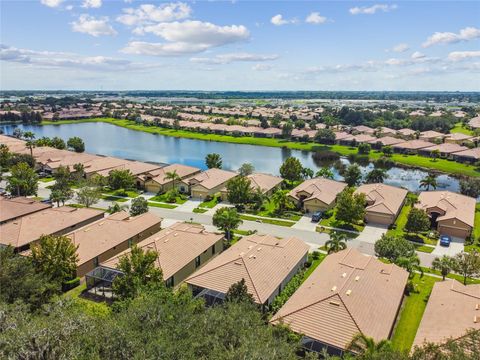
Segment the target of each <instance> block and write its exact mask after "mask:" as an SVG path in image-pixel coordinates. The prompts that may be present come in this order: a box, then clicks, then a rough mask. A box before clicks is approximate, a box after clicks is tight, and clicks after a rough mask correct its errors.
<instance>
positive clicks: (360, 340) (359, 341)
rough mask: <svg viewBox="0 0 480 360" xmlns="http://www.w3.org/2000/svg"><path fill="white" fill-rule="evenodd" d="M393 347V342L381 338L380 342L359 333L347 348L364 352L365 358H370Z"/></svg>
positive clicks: (357, 352) (360, 352)
mask: <svg viewBox="0 0 480 360" xmlns="http://www.w3.org/2000/svg"><path fill="white" fill-rule="evenodd" d="M391 347H392V343H391V342H390V341H388V340H380V341H379V342H376V341H375V340H374V339H373V338H371V337H369V336H366V335H364V334H357V335H355V336H354V337H353V339H352V341H351V342H350V344H349V345H348V346H347V350H349V351H352V352H354V353H356V354H362V355H364V357H365V358H368V357H370V356H372V355H374V354H377V353H378V352H380V351H382V350H388V349H390V348H391Z"/></svg>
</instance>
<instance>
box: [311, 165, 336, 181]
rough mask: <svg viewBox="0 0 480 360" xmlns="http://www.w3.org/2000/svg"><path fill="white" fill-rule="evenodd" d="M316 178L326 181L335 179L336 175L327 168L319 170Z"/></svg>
mask: <svg viewBox="0 0 480 360" xmlns="http://www.w3.org/2000/svg"><path fill="white" fill-rule="evenodd" d="M315 176H316V177H322V178H325V179H333V177H334V174H333V171H332V170H330V168H328V167H326V166H325V167H322V168H321V169H320V170H318V171H317V173H316V174H315Z"/></svg>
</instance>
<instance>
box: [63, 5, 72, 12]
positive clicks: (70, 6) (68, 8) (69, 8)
mask: <svg viewBox="0 0 480 360" xmlns="http://www.w3.org/2000/svg"><path fill="white" fill-rule="evenodd" d="M65 9H66V10H68V11H70V10H73V5H67V6H65Z"/></svg>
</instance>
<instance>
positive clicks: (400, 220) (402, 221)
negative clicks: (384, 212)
mask: <svg viewBox="0 0 480 360" xmlns="http://www.w3.org/2000/svg"><path fill="white" fill-rule="evenodd" d="M411 208H412V205H407V204H405V205H404V206H403V208H402V211H400V214H399V215H398V217H397V220H395V225H396V228H395V229H390V230H388V231H387V234H388V235H395V236H403V235H404V232H403V229H404V228H405V225H406V224H407V218H408V213H409V212H410V209H411Z"/></svg>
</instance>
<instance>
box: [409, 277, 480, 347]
mask: <svg viewBox="0 0 480 360" xmlns="http://www.w3.org/2000/svg"><path fill="white" fill-rule="evenodd" d="M475 319H477V320H476V322H475ZM469 329H473V330H480V284H472V285H467V286H465V285H463V284H461V283H459V282H458V281H456V280H447V281H442V282H437V283H435V285H434V286H433V290H432V293H431V294H430V297H429V298H428V303H427V307H426V309H425V312H424V314H423V317H422V321H421V322H420V326H419V328H418V330H417V335H416V336H415V340H414V342H413V345H414V346H422V345H423V343H424V342H431V343H435V344H443V343H445V342H446V341H447V340H449V339H453V340H454V339H458V338H460V337H462V336H463V335H465V333H466V332H467V330H469Z"/></svg>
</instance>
